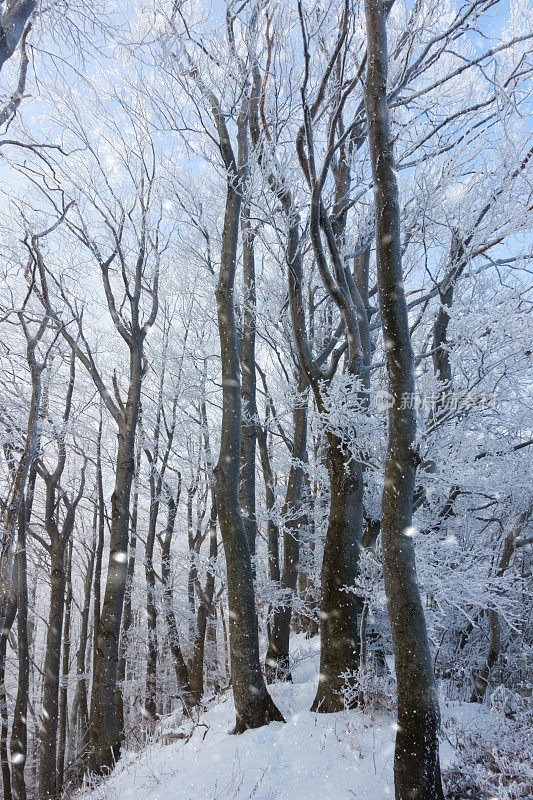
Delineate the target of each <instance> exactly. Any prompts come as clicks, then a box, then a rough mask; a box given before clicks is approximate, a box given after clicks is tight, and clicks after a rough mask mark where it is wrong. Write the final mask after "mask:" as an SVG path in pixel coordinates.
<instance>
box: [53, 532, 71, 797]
mask: <svg viewBox="0 0 533 800" xmlns="http://www.w3.org/2000/svg"><path fill="white" fill-rule="evenodd" d="M66 586H67V590H66V597H65V622H64V632H63V655H62V657H61V658H62V662H63V665H62V679H63V682H62V686H61V689H60V692H59V730H58V741H57V777H56V795H57V797H61V795H62V793H63V779H64V774H65V755H66V752H65V751H66V744H67V715H68V686H67V681H68V673H69V660H70V616H71V608H72V540H71V542H70V546H69V550H68V557H67V584H66Z"/></svg>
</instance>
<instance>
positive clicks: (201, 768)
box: [83, 637, 457, 800]
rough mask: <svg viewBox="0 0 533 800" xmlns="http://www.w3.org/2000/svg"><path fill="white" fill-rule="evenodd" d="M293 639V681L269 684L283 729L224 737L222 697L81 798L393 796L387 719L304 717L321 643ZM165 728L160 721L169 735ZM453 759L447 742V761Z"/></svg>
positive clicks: (371, 799)
mask: <svg viewBox="0 0 533 800" xmlns="http://www.w3.org/2000/svg"><path fill="white" fill-rule="evenodd" d="M296 639H297V642H295V644H296V647H295V651H296V652H295V656H296V661H297V662H298V663H297V666H296V667H295V669H294V671H293V678H294V683H293V684H292V685H291V684H276V685H274V686H272V687H271V691H272V695H273V697H274V699H275V701H276V703H277V704H278V706H279V708H280V709H281V711H282V713H283V714H284V716H285V719H286V721H287V723H286V724H285V725H284V724H283V723H272V724H270V725H269V726H268V727H263V728H259V729H257V730H252V731H247V732H246V733H244V734H242V735H241V736H233V735H230V731H231V728H232V726H233V725H234V722H235V717H234V708H233V701H232V697H231V693H227V694H226V695H224V696H223V697H222V698H221V699H220V700H219V702H217V703H216V705H213V706H212V707H211V708H209V709H208V710H207V711H206V712H205V713H204V714H203V715H202V716H201V717H200V721H199V722H200V724H199V725H197V726H196V727H194V729H192V725H191V723H190V722H186V723H184V724H183V725H182V727H181V729H180V730H181V731H182V732H184V733H186V734H188V733H189V732H191V729H192V735H191V736H190V738H189V739H188V741H187V740H185V739H181V740H174V741H173V742H172V743H171V744H162V743H161V742H155V743H153V744H152V745H150V746H149V747H147V748H146V749H145V750H143V752H142V753H140V754H139V753H135V754H126V755H125V756H124V757H123V758H122V759H121V760H120V762H119V764H118V765H117V768H116V769H115V771H114V772H113V774H112V775H111V776H110V777H109V778H108V779H107V780H106V781H104V782H102V783H101V784H100V785H99V786H97V787H96V788H95V789H93V790H92V792H85V793H84V794H83V798H84V800H230V799H231V800H249V798H253V799H254V800H354V798H358V799H359V800H386V798H387V797H393V796H394V792H393V783H392V762H393V751H394V735H395V733H394V728H395V725H394V720H393V719H392V718H387V717H381V718H377V719H376V718H372V717H370V716H369V715H367V714H363V713H361V712H359V711H346V712H342V713H339V714H329V715H328V714H315V713H311V712H310V711H309V707H310V705H311V702H312V700H313V697H314V692H315V690H316V682H317V672H318V647H319V641H318V638H317V639H316V640H314V641H312V642H310V643H309V642H305V640H304V639H302V638H300V637H296ZM450 711H451V709H450ZM455 711H457V709H456V710H455ZM169 723H170V725H169ZM171 723H172V720H167V721H166V723H165V724H166V729H167V730H169V729H170V728H172V724H171ZM173 730H174V732H177V731H178V729H177V728H176V727H174V729H173ZM447 750H448V753H447V752H446V751H447ZM450 755H451V753H450V748H449V747H448V746H447V745H446V743H445V745H444V747H443V756H444V760H445V761H446V760H449V757H450Z"/></svg>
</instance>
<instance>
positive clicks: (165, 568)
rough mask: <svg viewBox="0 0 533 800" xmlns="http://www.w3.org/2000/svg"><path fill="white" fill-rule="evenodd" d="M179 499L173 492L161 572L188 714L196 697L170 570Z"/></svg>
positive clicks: (181, 695) (180, 692)
mask: <svg viewBox="0 0 533 800" xmlns="http://www.w3.org/2000/svg"><path fill="white" fill-rule="evenodd" d="M177 506H178V503H177V500H175V499H174V498H173V497H172V495H171V494H169V497H168V518H167V525H166V530H165V537H164V539H163V540H162V543H161V572H162V578H163V588H164V594H163V609H164V616H165V622H166V625H167V631H168V642H169V646H170V652H171V653H172V657H173V659H174V671H175V673H176V683H177V685H178V696H179V698H180V700H181V702H182V704H183V708H184V710H185V713H186V714H190V708H191V706H194V705H195V702H196V700H195V697H194V695H193V694H192V692H191V687H190V684H189V671H188V669H187V664H186V663H185V659H184V658H183V653H182V652H181V647H180V641H179V633H178V626H177V624H176V618H175V616H174V611H173V609H172V576H171V571H170V546H171V544H172V536H173V534H174V526H175V523H176V513H177Z"/></svg>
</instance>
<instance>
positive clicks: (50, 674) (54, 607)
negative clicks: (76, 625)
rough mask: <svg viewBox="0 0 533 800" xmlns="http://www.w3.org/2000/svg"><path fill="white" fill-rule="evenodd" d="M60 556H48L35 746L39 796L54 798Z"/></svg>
mask: <svg viewBox="0 0 533 800" xmlns="http://www.w3.org/2000/svg"><path fill="white" fill-rule="evenodd" d="M64 555H65V554H64V553H63V552H60V553H57V552H52V553H51V572H50V578H51V586H50V611H49V616H48V634H47V637H46V656H45V660H44V675H45V678H44V685H43V705H42V709H43V710H42V723H41V736H40V744H39V797H42V798H45V797H55V796H56V755H57V754H56V746H57V728H58V720H59V667H60V663H61V635H62V630H63V612H64V607H65V579H66V575H65V564H64Z"/></svg>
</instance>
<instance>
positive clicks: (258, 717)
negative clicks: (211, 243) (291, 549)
mask: <svg viewBox="0 0 533 800" xmlns="http://www.w3.org/2000/svg"><path fill="white" fill-rule="evenodd" d="M210 99H211V105H212V110H213V115H214V117H215V122H216V124H217V128H218V133H219V140H220V146H221V150H222V154H223V157H224V163H225V167H226V171H227V195H226V209H225V215H224V228H223V232H222V248H221V256H220V273H219V280H218V285H217V290H216V300H217V314H218V330H219V337H220V358H221V364H222V430H221V436H220V455H219V459H218V463H217V465H216V467H215V470H214V474H215V491H216V498H217V507H218V519H219V525H220V533H221V536H222V542H223V544H224V550H225V553H226V565H227V579H228V606H229V617H230V619H229V637H230V654H231V680H232V686H233V696H234V700H235V712H236V725H235V732H236V733H242V732H243V731H245V730H247V729H248V728H258V727H260V726H261V725H266V724H267V723H269V722H271V721H272V720H278V721H282V720H283V717H282V715H281V713H280V712H279V710H278V709H277V708H276V706H275V704H274V702H273V700H272V698H271V697H270V695H269V693H268V692H267V689H266V686H265V682H264V680H263V675H262V673H261V665H260V662H259V639H258V630H257V616H256V611H255V595H254V582H253V575H252V562H251V558H250V548H249V546H248V538H247V535H246V529H245V527H244V523H243V519H242V514H241V509H240V506H239V467H240V456H241V380H240V370H239V340H238V335H237V325H236V320H235V307H234V285H235V272H236V264H237V241H238V237H239V220H240V211H241V202H242V192H243V188H244V181H245V177H246V171H247V162H248V153H247V118H246V115H245V114H244V112H242V111H241V114H240V116H239V120H238V136H239V163H238V164H237V163H236V160H235V157H234V154H233V150H232V148H231V144H230V137H229V133H228V130H227V127H226V123H225V120H224V117H223V115H222V112H221V110H220V108H219V106H218V103H217V102H216V99H215V98H213V97H212V98H210Z"/></svg>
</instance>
